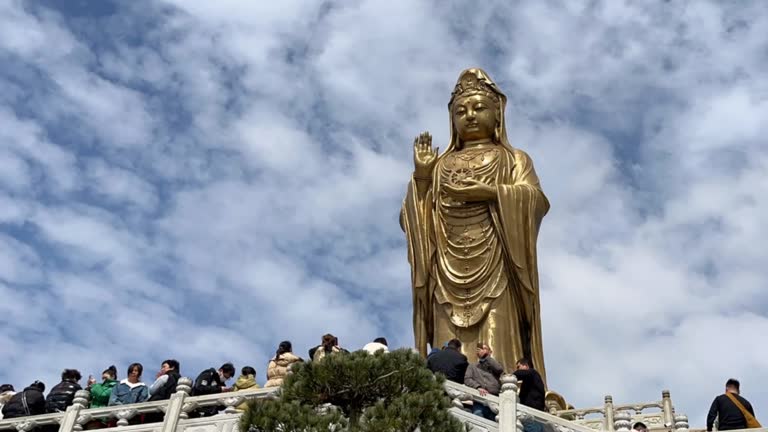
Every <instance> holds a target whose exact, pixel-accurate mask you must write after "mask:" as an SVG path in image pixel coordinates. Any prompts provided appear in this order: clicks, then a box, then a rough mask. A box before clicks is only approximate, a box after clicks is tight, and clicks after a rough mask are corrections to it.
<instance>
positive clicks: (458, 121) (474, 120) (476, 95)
mask: <svg viewBox="0 0 768 432" xmlns="http://www.w3.org/2000/svg"><path fill="white" fill-rule="evenodd" d="M505 101H506V98H505V96H504V94H503V93H501V91H499V89H498V88H497V87H496V84H495V83H494V82H493V81H492V80H491V78H490V77H489V76H488V74H486V73H485V71H483V70H482V69H476V68H473V69H467V70H465V71H464V72H462V73H461V75H460V76H459V80H458V82H457V83H456V87H455V88H454V91H453V93H452V94H451V100H450V102H449V103H448V109H449V110H450V114H451V124H452V127H453V130H452V131H451V132H452V134H453V140H455V144H457V145H459V146H460V145H461V143H463V142H467V141H479V140H492V141H493V142H494V143H497V144H500V143H502V134H503V128H504V121H503V119H504V105H505Z"/></svg>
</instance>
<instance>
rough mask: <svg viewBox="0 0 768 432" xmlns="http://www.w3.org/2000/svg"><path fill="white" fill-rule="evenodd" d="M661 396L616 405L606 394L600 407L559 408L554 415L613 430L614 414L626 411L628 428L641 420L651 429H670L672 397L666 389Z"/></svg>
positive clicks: (672, 411)
mask: <svg viewBox="0 0 768 432" xmlns="http://www.w3.org/2000/svg"><path fill="white" fill-rule="evenodd" d="M661 396H662V397H661V400H660V401H654V402H645V403H635V404H624V405H616V404H615V403H614V401H613V397H611V396H606V397H605V402H604V404H603V406H602V407H594V408H585V409H568V410H560V411H556V413H555V415H557V416H558V417H562V418H565V419H573V420H574V421H575V422H576V423H578V424H582V425H585V426H587V427H589V428H591V429H594V430H607V431H615V430H616V425H615V416H616V414H617V413H619V412H625V411H626V412H628V413H629V414H630V420H629V421H630V429H631V427H632V426H631V425H634V424H635V423H637V422H643V423H645V424H646V425H647V426H648V429H649V430H651V431H671V430H672V429H673V427H674V424H675V423H674V415H675V410H674V408H673V406H672V399H671V398H670V395H669V391H668V390H664V391H663V392H662V393H661Z"/></svg>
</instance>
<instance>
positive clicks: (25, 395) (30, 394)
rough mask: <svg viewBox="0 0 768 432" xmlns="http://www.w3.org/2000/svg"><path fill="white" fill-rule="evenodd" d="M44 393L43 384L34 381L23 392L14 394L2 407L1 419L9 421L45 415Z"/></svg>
mask: <svg viewBox="0 0 768 432" xmlns="http://www.w3.org/2000/svg"><path fill="white" fill-rule="evenodd" d="M44 391H45V384H43V383H42V382H40V381H35V382H33V383H32V384H30V385H29V387H27V388H25V389H24V390H23V391H20V392H18V393H16V394H14V395H13V396H12V397H11V399H10V400H8V403H6V404H5V405H3V410H2V413H3V418H4V419H10V418H17V417H24V416H31V415H39V414H45V398H44V397H43V392H44Z"/></svg>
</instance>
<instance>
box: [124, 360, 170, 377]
mask: <svg viewBox="0 0 768 432" xmlns="http://www.w3.org/2000/svg"><path fill="white" fill-rule="evenodd" d="M168 366H170V364H169V365H168ZM134 368H139V376H141V374H142V373H143V372H144V366H142V365H141V363H131V365H130V366H128V373H127V374H126V376H128V375H130V374H131V372H133V369H134Z"/></svg>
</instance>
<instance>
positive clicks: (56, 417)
mask: <svg viewBox="0 0 768 432" xmlns="http://www.w3.org/2000/svg"><path fill="white" fill-rule="evenodd" d="M501 384H502V385H501V394H500V395H499V396H494V395H485V396H481V395H480V393H479V392H478V391H477V390H476V389H473V388H470V387H467V386H464V385H461V384H457V383H453V382H450V381H447V382H445V384H444V388H445V391H446V394H447V395H448V396H449V397H450V398H451V400H452V401H453V402H454V404H453V405H454V407H453V408H451V410H450V411H451V413H452V415H454V416H455V417H456V418H458V419H459V420H460V421H462V422H463V423H464V424H466V425H467V426H468V429H469V430H470V431H472V432H522V431H523V424H528V422H536V423H539V424H541V425H543V426H544V431H545V432H594V430H595V429H598V430H609V431H611V432H613V431H617V432H628V431H629V432H631V431H630V429H631V425H632V424H634V422H635V421H638V419H640V421H644V422H646V421H647V420H646V419H647V418H648V416H649V415H655V416H656V417H657V418H658V421H657V422H656V423H652V422H649V423H651V425H654V426H652V427H651V429H654V428H655V429H656V430H658V431H660V430H661V429H663V428H664V426H663V425H664V424H668V425H669V426H668V427H667V428H666V430H667V431H669V432H696V431H692V430H690V429H689V428H688V418H687V417H686V416H684V415H674V410H673V409H672V403H671V401H670V400H669V393H668V392H665V394H664V397H665V399H663V400H662V401H660V402H652V403H646V404H631V405H613V398H610V397H606V401H605V404H604V406H602V407H599V408H588V409H583V410H563V411H558V412H557V415H553V414H551V413H549V412H543V411H538V410H535V409H532V408H529V407H526V406H523V405H521V404H520V403H519V399H518V394H517V390H518V385H517V378H516V377H515V376H514V375H504V376H502V378H501ZM191 387H192V380H190V379H189V378H180V379H179V383H178V386H177V388H176V390H177V391H176V393H174V394H173V395H172V396H171V398H170V399H169V400H164V401H155V402H144V403H139V404H132V405H118V406H110V407H103V408H88V406H89V400H90V394H89V393H88V392H87V391H80V392H78V393H76V395H75V399H74V401H73V404H72V406H70V407H69V408H67V411H65V412H60V413H55V414H45V415H40V416H32V417H24V418H16V419H4V420H0V432H5V431H10V432H33V430H34V429H35V428H36V427H39V426H49V425H58V426H59V432H77V431H81V430H83V429H84V428H85V426H86V425H87V423H88V422H90V421H92V420H94V419H98V420H103V421H110V420H117V425H118V428H117V429H119V431H115V432H238V422H239V419H240V412H239V411H238V409H237V408H238V406H240V405H241V404H242V403H243V402H247V401H248V400H253V399H259V398H275V397H277V396H278V395H279V392H280V389H279V388H267V389H256V390H244V391H239V392H233V393H221V394H213V395H205V396H194V397H193V396H190V393H191V390H192V389H191ZM470 402H471V403H483V404H486V405H487V406H489V407H490V408H491V410H492V411H493V412H495V413H497V420H498V422H494V421H490V420H487V419H485V418H483V417H479V416H476V415H474V414H472V413H471V412H469V410H468V409H467V406H466V405H465V404H469V403H470ZM214 406H215V407H221V408H222V410H223V412H221V413H220V414H218V415H215V416H211V417H203V418H190V416H189V413H191V412H192V411H194V410H196V409H199V408H206V407H214ZM334 408H335V407H328V409H334ZM646 408H658V409H661V410H662V412H659V413H651V414H648V413H645V412H643V410H645V409H646ZM146 414H154V416H155V417H157V415H158V414H164V416H163V420H162V421H161V422H156V423H141V424H131V423H132V420H133V419H137V418H138V417H141V416H142V415H146ZM595 414H597V415H600V416H601V418H599V419H587V418H586V416H587V415H595ZM567 416H570V417H571V418H576V419H579V420H573V421H572V420H569V419H568V418H567ZM563 417H566V418H563ZM608 419H611V422H610V424H607V420H608ZM666 419H668V422H667V420H666ZM595 423H596V424H597V426H596V427H595ZM649 426H650V425H649ZM673 429H674V430H673ZM745 432H746V431H745ZM749 432H768V430H754V429H753V430H750V431H749Z"/></svg>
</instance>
